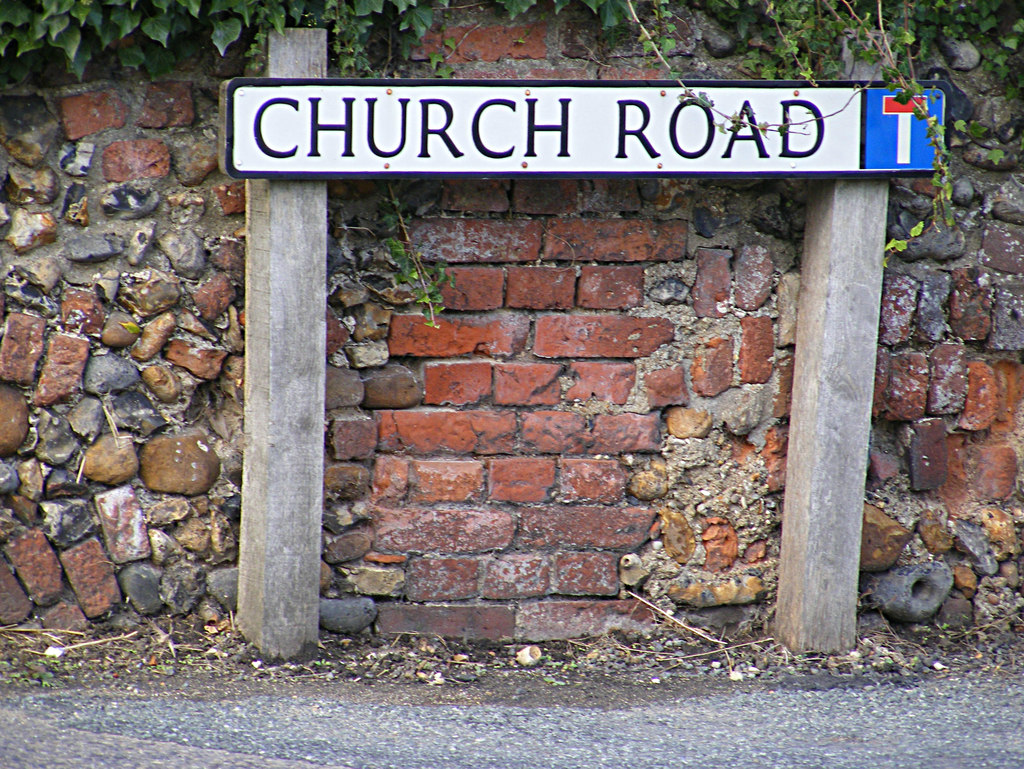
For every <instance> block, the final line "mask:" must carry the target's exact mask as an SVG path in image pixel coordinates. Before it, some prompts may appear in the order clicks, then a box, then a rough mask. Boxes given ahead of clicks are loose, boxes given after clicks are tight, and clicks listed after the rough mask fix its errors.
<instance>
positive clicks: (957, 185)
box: [952, 177, 975, 206]
mask: <svg viewBox="0 0 1024 769" xmlns="http://www.w3.org/2000/svg"><path fill="white" fill-rule="evenodd" d="M974 194H975V193H974V184H973V183H972V182H971V180H970V179H968V178H967V177H960V178H959V179H957V180H956V181H955V182H953V192H952V199H953V202H954V203H955V204H956V205H958V206H969V205H970V204H971V203H973V202H974Z"/></svg>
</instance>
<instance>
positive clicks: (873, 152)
mask: <svg viewBox="0 0 1024 769" xmlns="http://www.w3.org/2000/svg"><path fill="white" fill-rule="evenodd" d="M922 109H923V110H925V111H926V112H927V114H928V115H929V116H934V117H936V118H938V120H939V123H942V122H943V117H944V110H945V94H943V92H942V91H941V90H940V89H938V88H932V89H928V90H926V91H925V92H924V94H923V95H921V96H918V97H914V98H913V99H910V100H909V101H903V100H900V99H898V98H897V97H896V94H894V93H893V92H892V91H889V90H887V89H885V88H869V89H868V90H867V91H865V92H864V135H863V148H862V153H863V161H862V165H861V167H862V168H863V169H864V170H866V171H893V172H921V171H929V170H931V168H932V163H933V161H934V159H935V145H934V144H933V143H932V139H931V138H930V137H929V136H928V123H927V121H926V120H924V119H923V118H920V117H918V115H917V114H916V113H917V112H918V110H922Z"/></svg>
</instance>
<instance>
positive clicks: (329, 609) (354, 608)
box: [320, 596, 377, 634]
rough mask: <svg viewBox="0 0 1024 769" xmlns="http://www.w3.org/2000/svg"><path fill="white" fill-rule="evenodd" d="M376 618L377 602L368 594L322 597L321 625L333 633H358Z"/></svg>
mask: <svg viewBox="0 0 1024 769" xmlns="http://www.w3.org/2000/svg"><path fill="white" fill-rule="evenodd" d="M376 619H377V604H376V603H374V601H373V599H372V598H370V597H368V596H354V597H352V598H321V599H320V627H322V628H323V629H324V630H328V631H330V632H332V633H349V634H354V633H358V632H360V631H362V630H365V629H366V628H368V627H369V626H370V625H372V624H373V622H374V620H376Z"/></svg>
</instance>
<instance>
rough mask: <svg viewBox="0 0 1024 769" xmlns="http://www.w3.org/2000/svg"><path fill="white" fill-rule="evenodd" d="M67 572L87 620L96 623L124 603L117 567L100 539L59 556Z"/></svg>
mask: <svg viewBox="0 0 1024 769" xmlns="http://www.w3.org/2000/svg"><path fill="white" fill-rule="evenodd" d="M60 562H61V563H62V564H63V565H64V572H65V574H67V576H68V582H70V583H71V589H72V590H74V591H75V596H77V598H78V603H79V605H80V606H81V607H82V611H83V612H84V614H85V616H86V617H89V618H90V619H94V618H95V617H99V616H100V615H101V614H105V613H106V612H108V611H110V610H111V609H113V608H114V607H115V606H117V604H118V603H120V601H121V590H120V588H118V586H117V579H116V578H115V577H114V566H113V564H112V563H111V562H110V559H109V558H108V557H107V554H106V553H104V552H103V546H102V545H100V543H99V540H97V539H87V540H86V541H85V542H83V543H82V544H80V545H76V546H75V547H73V548H71V549H69V550H65V551H64V552H63V553H61V554H60Z"/></svg>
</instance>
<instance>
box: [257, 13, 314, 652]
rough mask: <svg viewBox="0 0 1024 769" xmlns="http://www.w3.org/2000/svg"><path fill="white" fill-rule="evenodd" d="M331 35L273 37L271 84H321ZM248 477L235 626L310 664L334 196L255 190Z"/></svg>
mask: <svg viewBox="0 0 1024 769" xmlns="http://www.w3.org/2000/svg"><path fill="white" fill-rule="evenodd" d="M326 59H327V33H326V31H325V30H322V29H290V30H287V32H286V33H285V34H284V35H277V34H273V33H272V34H271V35H270V40H269V45H268V57H267V70H268V72H267V74H268V76H269V77H324V75H325V70H326ZM246 196H247V210H246V232H247V235H246V243H247V253H246V277H245V309H246V312H245V315H246V353H245V436H246V438H245V469H244V474H243V478H242V531H241V551H240V553H239V584H238V616H237V619H238V625H239V627H240V628H241V630H242V632H243V633H244V634H245V636H246V638H248V639H249V640H250V641H253V642H254V643H255V644H256V645H257V646H258V647H259V649H260V650H261V651H262V652H263V653H264V654H265V655H267V656H268V657H276V658H288V657H296V656H302V655H304V654H307V653H309V652H311V651H312V650H313V649H314V648H315V645H316V642H317V630H318V625H319V616H318V615H319V589H318V586H319V577H320V520H321V516H322V514H323V453H324V437H323V435H324V431H323V422H324V371H325V369H324V367H325V358H326V341H325V336H324V333H325V329H324V307H325V306H326V295H325V294H326V288H325V286H326V259H327V257H326V254H327V185H326V183H325V182H321V181H268V180H264V179H250V180H249V181H247V182H246Z"/></svg>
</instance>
